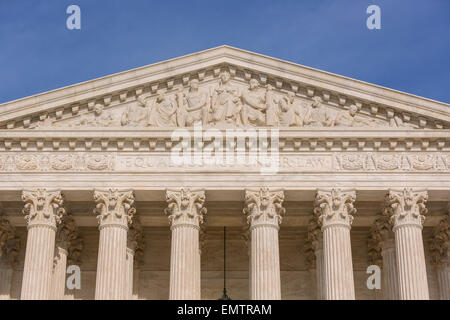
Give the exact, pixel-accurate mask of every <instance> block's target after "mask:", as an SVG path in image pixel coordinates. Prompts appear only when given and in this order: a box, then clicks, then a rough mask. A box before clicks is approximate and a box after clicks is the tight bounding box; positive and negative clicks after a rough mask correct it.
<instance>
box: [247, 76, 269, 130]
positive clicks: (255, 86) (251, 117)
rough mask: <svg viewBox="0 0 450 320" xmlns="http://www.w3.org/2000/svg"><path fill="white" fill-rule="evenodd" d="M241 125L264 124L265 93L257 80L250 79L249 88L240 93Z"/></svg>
mask: <svg viewBox="0 0 450 320" xmlns="http://www.w3.org/2000/svg"><path fill="white" fill-rule="evenodd" d="M242 103H243V105H242V109H241V117H242V124H243V125H244V126H248V125H249V124H251V125H254V126H263V125H265V124H266V109H267V105H266V92H265V90H264V89H263V88H261V87H260V85H259V82H258V80H256V79H251V80H250V83H249V88H248V89H247V90H245V91H244V92H243V93H242Z"/></svg>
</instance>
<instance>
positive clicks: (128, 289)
mask: <svg viewBox="0 0 450 320" xmlns="http://www.w3.org/2000/svg"><path fill="white" fill-rule="evenodd" d="M126 261H127V269H126V281H125V299H127V300H132V298H133V282H134V281H133V279H134V275H133V270H134V246H130V244H128V246H127V258H126Z"/></svg>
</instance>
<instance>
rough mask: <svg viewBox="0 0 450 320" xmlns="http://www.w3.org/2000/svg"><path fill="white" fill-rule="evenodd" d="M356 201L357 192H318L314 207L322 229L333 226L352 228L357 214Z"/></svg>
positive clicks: (335, 190)
mask: <svg viewBox="0 0 450 320" xmlns="http://www.w3.org/2000/svg"><path fill="white" fill-rule="evenodd" d="M355 200H356V192H355V190H342V189H331V190H318V191H317V194H316V199H315V200H314V207H315V212H316V214H318V215H319V224H320V225H321V226H322V228H326V227H328V226H331V225H343V226H346V227H348V228H350V226H351V225H352V223H353V214H355V213H356V209H355V207H354V203H355Z"/></svg>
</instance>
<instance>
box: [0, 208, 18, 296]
mask: <svg viewBox="0 0 450 320" xmlns="http://www.w3.org/2000/svg"><path fill="white" fill-rule="evenodd" d="M0 238H1V239H2V241H1V242H0V252H1V258H0V300H9V299H11V281H12V276H13V273H14V268H15V266H16V265H17V262H18V261H17V256H18V254H19V250H20V238H19V237H18V236H17V234H16V232H15V228H14V227H13V226H12V225H11V223H10V222H9V220H8V219H7V218H6V217H5V216H3V215H0Z"/></svg>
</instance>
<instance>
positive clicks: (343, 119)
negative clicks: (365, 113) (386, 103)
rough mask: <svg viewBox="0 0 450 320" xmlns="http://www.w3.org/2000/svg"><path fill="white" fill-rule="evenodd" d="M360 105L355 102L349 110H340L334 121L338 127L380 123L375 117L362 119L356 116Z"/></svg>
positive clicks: (368, 125) (367, 125) (370, 125)
mask: <svg viewBox="0 0 450 320" xmlns="http://www.w3.org/2000/svg"><path fill="white" fill-rule="evenodd" d="M357 113H358V107H357V106H356V105H354V104H352V105H351V106H350V108H349V109H348V110H343V111H340V112H339V113H338V115H337V117H336V120H335V121H334V125H335V126H338V127H372V126H376V125H378V124H379V123H378V122H377V121H376V120H374V119H361V118H358V117H357V116H356V114H357Z"/></svg>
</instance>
